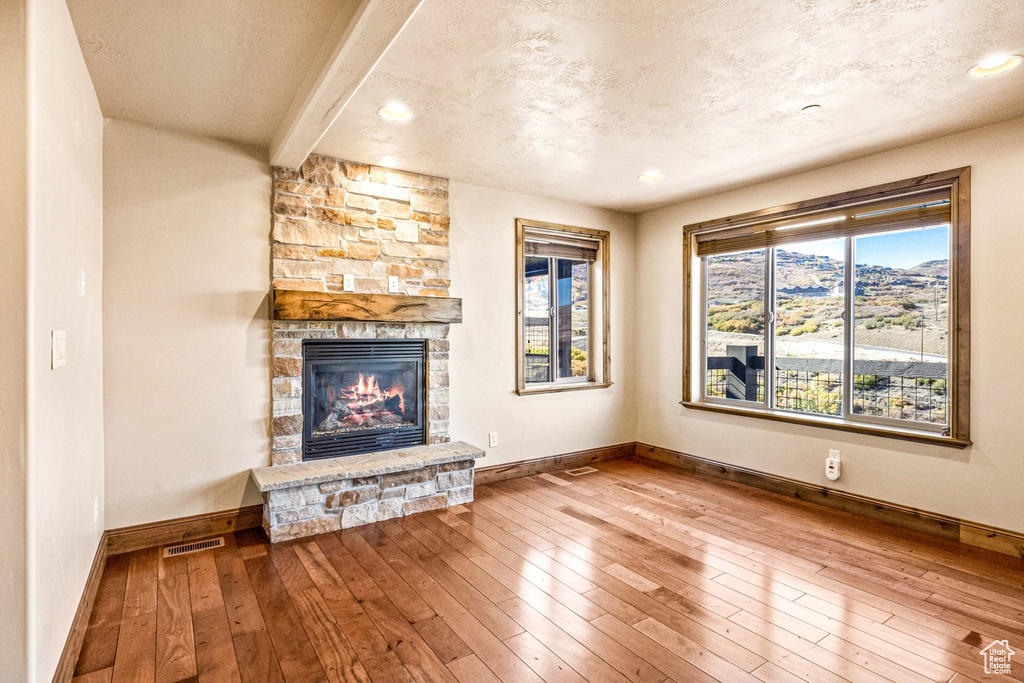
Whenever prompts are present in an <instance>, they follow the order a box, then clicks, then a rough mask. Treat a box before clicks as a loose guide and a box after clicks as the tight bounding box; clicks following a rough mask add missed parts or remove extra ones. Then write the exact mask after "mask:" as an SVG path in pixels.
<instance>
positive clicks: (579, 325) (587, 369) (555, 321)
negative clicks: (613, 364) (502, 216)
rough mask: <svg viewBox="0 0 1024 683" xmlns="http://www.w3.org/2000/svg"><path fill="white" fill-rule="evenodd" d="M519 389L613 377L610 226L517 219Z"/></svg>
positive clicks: (591, 384)
mask: <svg viewBox="0 0 1024 683" xmlns="http://www.w3.org/2000/svg"><path fill="white" fill-rule="evenodd" d="M516 279H517V293H518V297H517V298H518V300H517V308H516V310H517V317H518V334H517V339H518V344H517V350H516V368H517V375H518V388H517V390H518V393H520V394H527V393H542V392H551V391H568V390H572V389H593V388H599V387H606V386H609V385H610V384H611V380H610V367H609V352H608V322H609V316H608V285H609V269H608V233H607V232H605V231H603V230H589V229H587V228H576V227H571V226H567V225H555V224H552V223H544V222H540V221H526V220H523V219H517V220H516Z"/></svg>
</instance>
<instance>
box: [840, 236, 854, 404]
mask: <svg viewBox="0 0 1024 683" xmlns="http://www.w3.org/2000/svg"><path fill="white" fill-rule="evenodd" d="M845 247H846V249H845V251H846V254H845V263H844V264H843V292H844V296H843V314H844V318H845V319H844V320H843V417H844V418H849V417H850V416H851V415H853V328H854V327H855V325H856V322H857V320H856V318H855V317H854V310H853V305H854V302H855V300H856V296H855V294H856V290H855V284H854V282H855V279H856V278H855V270H856V266H855V261H854V259H855V255H854V253H853V250H854V245H853V238H852V237H847V238H846V245H845Z"/></svg>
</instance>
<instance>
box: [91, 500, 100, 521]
mask: <svg viewBox="0 0 1024 683" xmlns="http://www.w3.org/2000/svg"><path fill="white" fill-rule="evenodd" d="M99 522H100V497H99V496H96V497H95V498H93V501H92V523H93V524H99Z"/></svg>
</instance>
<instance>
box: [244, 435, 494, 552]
mask: <svg viewBox="0 0 1024 683" xmlns="http://www.w3.org/2000/svg"><path fill="white" fill-rule="evenodd" d="M483 456H484V451H482V450H480V449H479V448H476V447H475V446H471V445H469V444H468V443H464V442H461V441H457V442H454V443H445V444H434V445H429V446H415V447H413V448H403V449H399V450H392V451H381V452H378V453H365V454H363V455H353V456H348V457H344V458H330V459H326V460H313V461H309V462H302V463H295V464H292V465H277V466H273V467H259V468H255V469H253V470H252V479H253V481H254V482H255V483H256V486H257V487H258V488H259V490H260V491H261V492H262V493H263V528H264V530H266V532H267V535H268V536H269V537H270V540H271V542H274V543H276V542H278V541H287V540H289V539H293V538H299V537H302V536H309V535H311V534H320V533H325V532H330V531H338V530H339V529H347V528H349V527H353V526H359V525H361V524H370V523H372V522H380V521H384V520H387V519H394V518H396V517H404V516H405V515H411V514H414V513H416V512H425V511H427V510H438V509H441V508H445V507H449V506H452V505H460V504H462V503H468V502H470V501H472V500H473V465H474V462H475V461H476V459H477V458H482V457H483Z"/></svg>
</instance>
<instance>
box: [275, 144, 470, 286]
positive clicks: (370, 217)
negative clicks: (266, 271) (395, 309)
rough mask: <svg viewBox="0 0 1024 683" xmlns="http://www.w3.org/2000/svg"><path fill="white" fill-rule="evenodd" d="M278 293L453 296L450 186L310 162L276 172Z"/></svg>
mask: <svg viewBox="0 0 1024 683" xmlns="http://www.w3.org/2000/svg"><path fill="white" fill-rule="evenodd" d="M273 213H274V230H273V246H272V261H273V277H274V287H275V288H276V289H301V290H307V291H316V292H340V291H342V288H343V282H344V276H345V274H352V275H354V276H355V291H357V292H371V293H386V292H387V291H388V276H389V275H390V276H395V277H397V278H398V282H399V289H400V292H401V293H402V294H416V295H420V296H430V295H435V296H448V287H449V286H450V284H451V282H450V275H449V270H448V256H449V252H448V228H449V216H448V180H447V179H446V178H435V177H433V176H425V175H419V174H416V173H406V172H404V171H396V170H393V169H386V168H381V167H378V166H369V165H366V164H356V163H351V162H348V161H341V160H338V159H331V158H328V157H322V156H317V155H312V156H310V157H309V159H307V160H306V162H305V163H304V164H303V165H302V168H301V169H299V170H294V169H286V168H275V169H274V193H273Z"/></svg>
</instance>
